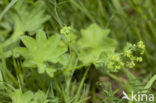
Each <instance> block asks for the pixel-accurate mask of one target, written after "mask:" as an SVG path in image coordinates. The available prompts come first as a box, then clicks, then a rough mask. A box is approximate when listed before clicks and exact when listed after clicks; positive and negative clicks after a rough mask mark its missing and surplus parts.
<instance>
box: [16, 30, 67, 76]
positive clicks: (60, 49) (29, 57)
mask: <svg viewBox="0 0 156 103" xmlns="http://www.w3.org/2000/svg"><path fill="white" fill-rule="evenodd" d="M21 40H22V42H23V43H24V45H25V46H26V48H24V47H19V48H16V49H15V50H14V56H19V55H22V56H23V57H24V58H25V61H24V63H23V65H24V66H25V67H33V66H37V67H38V72H39V73H43V72H47V73H48V74H49V75H50V76H51V77H53V73H54V72H56V68H55V67H51V66H47V63H48V62H50V63H55V64H56V63H58V62H59V58H60V56H62V55H63V54H64V53H65V52H66V51H67V47H66V46H65V45H63V46H60V45H59V43H60V36H58V35H53V36H51V37H50V38H49V39H47V38H46V35H45V33H44V32H43V31H38V32H37V34H36V40H35V39H33V38H32V37H29V36H23V37H22V38H21Z"/></svg>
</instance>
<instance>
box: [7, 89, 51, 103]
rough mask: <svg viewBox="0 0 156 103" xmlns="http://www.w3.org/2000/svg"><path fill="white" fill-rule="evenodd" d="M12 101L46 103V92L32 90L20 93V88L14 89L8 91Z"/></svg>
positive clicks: (18, 102) (17, 102)
mask: <svg viewBox="0 0 156 103" xmlns="http://www.w3.org/2000/svg"><path fill="white" fill-rule="evenodd" d="M9 96H10V98H11V100H12V103H48V101H49V100H48V99H47V94H45V93H44V92H43V91H37V92H36V93H35V94H34V93H33V92H32V91H27V92H25V93H22V91H21V90H20V89H16V90H14V91H13V92H11V93H10V95H9Z"/></svg>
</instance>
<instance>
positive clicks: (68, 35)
mask: <svg viewBox="0 0 156 103" xmlns="http://www.w3.org/2000/svg"><path fill="white" fill-rule="evenodd" d="M60 33H61V34H63V36H64V38H65V40H66V41H67V42H73V41H74V40H75V38H76V36H75V35H74V34H73V31H72V28H71V27H70V26H64V27H63V28H62V29H61V31H60Z"/></svg>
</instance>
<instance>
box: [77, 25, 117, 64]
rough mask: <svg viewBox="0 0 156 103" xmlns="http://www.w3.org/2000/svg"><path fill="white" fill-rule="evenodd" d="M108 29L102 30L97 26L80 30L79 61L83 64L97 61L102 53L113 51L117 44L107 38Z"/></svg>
mask: <svg viewBox="0 0 156 103" xmlns="http://www.w3.org/2000/svg"><path fill="white" fill-rule="evenodd" d="M109 32H110V31H109V29H102V28H100V27H99V26H98V25H97V24H92V25H90V26H89V27H88V28H86V29H83V30H81V36H82V37H81V38H80V39H79V41H78V47H79V52H80V53H79V60H80V61H81V62H82V63H84V64H88V63H94V62H96V61H98V59H99V58H100V55H101V54H102V53H103V52H107V51H114V50H115V48H116V46H117V42H116V41H115V40H114V39H111V38H109V37H108V34H109Z"/></svg>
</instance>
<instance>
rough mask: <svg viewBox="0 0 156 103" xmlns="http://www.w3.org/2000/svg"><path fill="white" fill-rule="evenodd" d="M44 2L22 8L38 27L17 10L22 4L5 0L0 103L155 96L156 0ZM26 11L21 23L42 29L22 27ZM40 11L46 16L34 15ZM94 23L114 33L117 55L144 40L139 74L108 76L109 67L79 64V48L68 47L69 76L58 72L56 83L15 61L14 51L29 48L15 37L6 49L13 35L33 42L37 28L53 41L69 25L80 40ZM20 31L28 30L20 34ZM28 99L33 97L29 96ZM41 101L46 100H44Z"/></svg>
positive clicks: (93, 102) (0, 6)
mask: <svg viewBox="0 0 156 103" xmlns="http://www.w3.org/2000/svg"><path fill="white" fill-rule="evenodd" d="M39 1H41V2H42V3H41V4H40V3H38V4H37V3H36V2H37V1H36V0H25V2H26V3H28V5H27V6H23V5H24V4H20V5H22V6H21V7H26V8H29V9H30V10H31V12H32V15H31V16H32V19H33V17H36V18H37V19H38V18H39V21H40V22H39V23H38V22H37V20H36V21H35V20H34V21H31V20H32V19H28V17H29V16H27V15H28V14H31V12H30V11H28V10H27V9H21V10H16V8H15V6H16V4H17V3H18V2H19V0H2V1H0V103H21V102H20V101H15V100H14V99H13V98H16V100H20V99H21V100H22V98H23V100H25V103H122V101H121V97H122V91H123V90H124V91H126V92H127V93H130V92H131V91H132V90H133V91H135V92H138V91H142V92H148V93H152V94H154V95H155V91H156V88H155V85H156V84H155V80H156V78H155V74H156V67H155V64H156V46H155V45H156V30H155V28H156V22H155V21H156V19H155V17H156V12H155V9H156V1H155V0H126V1H125V0H44V1H42V0H39ZM39 4H40V5H39ZM33 5H39V7H41V8H40V9H39V8H38V9H37V7H38V6H33ZM22 10H23V11H24V13H21V14H19V15H18V16H19V18H24V21H26V20H27V21H28V22H30V23H33V24H36V25H37V26H32V25H28V27H27V26H25V25H23V24H24V23H25V22H24V23H23V24H22V23H21V22H19V21H18V20H17V18H18V17H16V16H15V15H16V14H18V12H19V13H20V12H21V11H22ZM33 10H34V12H33ZM35 10H36V11H37V10H38V11H40V10H43V11H44V10H45V12H44V13H41V14H38V15H35V14H37V13H35ZM38 11H37V12H38ZM25 12H27V13H28V14H26V13H25ZM10 15H11V16H10ZM21 15H22V16H21ZM26 16H27V17H26ZM93 23H94V24H95V23H96V24H98V25H99V26H100V27H101V28H103V29H107V28H108V29H110V35H109V36H108V37H110V38H112V39H114V40H116V41H117V42H118V46H117V48H116V52H122V48H124V46H125V44H126V43H127V42H130V43H137V42H138V41H140V40H141V41H143V42H144V44H145V46H146V49H145V54H144V55H143V62H142V63H137V64H136V66H135V68H134V69H127V68H123V69H121V70H120V71H118V72H107V69H106V70H105V69H103V68H105V67H103V68H100V69H96V67H95V65H94V64H91V65H89V66H88V65H84V64H82V65H79V64H80V63H81V62H79V59H78V57H77V54H74V52H75V51H76V50H77V48H78V47H74V46H73V45H74V44H73V43H69V44H68V43H67V45H68V49H70V52H69V53H71V55H72V58H71V59H70V63H69V64H68V67H67V68H66V69H65V70H64V71H61V72H57V73H56V74H55V76H54V77H52V78H51V77H49V76H48V75H47V74H46V73H42V74H40V73H38V70H37V69H35V68H33V67H24V66H23V61H24V60H25V58H24V57H22V56H20V57H19V58H15V57H14V56H10V55H11V54H12V52H13V50H14V48H15V47H19V46H24V43H23V42H21V41H20V39H17V38H19V37H18V36H16V37H15V36H14V37H15V38H16V40H15V39H12V40H13V41H14V43H12V41H11V40H9V45H6V46H5V48H3V45H4V43H5V42H6V41H7V40H8V39H9V38H10V37H11V35H12V34H16V33H17V34H18V33H19V34H20V33H21V35H29V34H32V35H31V37H33V38H34V33H35V32H36V31H38V29H43V30H44V31H45V33H46V36H47V37H48V38H50V37H51V36H52V34H59V32H60V30H61V29H62V28H63V27H64V26H70V27H72V28H73V32H74V34H76V36H77V37H78V39H79V38H81V35H80V34H81V30H82V29H85V28H87V27H88V26H89V25H90V24H93ZM29 26H32V28H29ZM20 27H23V28H24V27H25V28H26V29H23V30H21V29H19V28H20ZM33 27H34V28H33ZM16 30H18V31H16ZM14 32H16V33H14ZM59 35H60V34H59ZM8 50H10V51H9V52H8ZM6 55H7V56H6ZM50 65H53V64H50ZM57 68H60V67H57ZM97 83H100V85H99V84H97ZM27 94H29V95H32V97H33V98H32V97H29V96H28V97H27ZM22 95H23V97H22ZM20 96H21V97H20ZM40 97H45V98H44V99H43V100H41V99H40ZM22 102H23V101H22ZM126 102H128V103H132V102H131V101H126Z"/></svg>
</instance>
